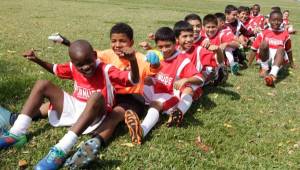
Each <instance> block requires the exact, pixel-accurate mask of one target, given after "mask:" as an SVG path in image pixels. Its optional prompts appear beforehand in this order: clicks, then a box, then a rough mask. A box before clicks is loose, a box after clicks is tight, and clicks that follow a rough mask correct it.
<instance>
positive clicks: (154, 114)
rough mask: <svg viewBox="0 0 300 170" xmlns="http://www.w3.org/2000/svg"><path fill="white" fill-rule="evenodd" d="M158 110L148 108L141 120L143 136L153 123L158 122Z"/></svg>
mask: <svg viewBox="0 0 300 170" xmlns="http://www.w3.org/2000/svg"><path fill="white" fill-rule="evenodd" d="M158 118H159V111H158V110H157V109H155V108H153V107H151V108H150V109H149V110H148V113H147V115H146V117H145V119H144V120H143V122H142V124H141V126H142V128H143V136H144V137H145V136H146V135H147V134H148V133H149V131H150V130H151V129H152V128H153V127H154V125H155V124H156V123H157V122H158Z"/></svg>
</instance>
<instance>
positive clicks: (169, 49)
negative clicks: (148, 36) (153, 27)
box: [156, 40, 176, 59]
mask: <svg viewBox="0 0 300 170" xmlns="http://www.w3.org/2000/svg"><path fill="white" fill-rule="evenodd" d="M156 46H157V48H158V49H159V50H160V51H161V52H162V54H163V56H164V58H165V59H167V58H169V57H171V56H172V55H173V54H174V52H175V51H176V45H175V43H173V42H172V41H162V40H158V41H157V42H156Z"/></svg>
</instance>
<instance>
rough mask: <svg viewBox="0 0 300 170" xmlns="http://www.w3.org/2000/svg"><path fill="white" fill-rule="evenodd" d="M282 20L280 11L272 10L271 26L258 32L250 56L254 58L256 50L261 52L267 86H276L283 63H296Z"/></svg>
mask: <svg viewBox="0 0 300 170" xmlns="http://www.w3.org/2000/svg"><path fill="white" fill-rule="evenodd" d="M282 20H283V19H282V13H281V12H280V11H273V12H271V13H270V18H269V22H270V26H271V27H270V28H268V29H265V30H264V31H263V32H261V33H260V34H258V36H257V37H256V39H255V41H254V43H253V44H252V47H251V48H252V52H251V53H250V58H251V57H252V58H254V56H255V54H256V52H257V51H258V52H259V55H260V58H261V61H262V62H261V70H260V76H261V77H264V79H265V83H266V85H267V86H274V82H275V81H276V78H277V73H278V71H279V69H280V68H281V67H282V66H283V64H285V63H287V62H290V64H291V65H292V66H293V65H294V62H293V56H292V50H291V39H290V36H289V33H288V31H286V30H284V29H283V28H281V24H282ZM270 66H271V70H270ZM269 70H270V72H269ZM268 72H269V73H268Z"/></svg>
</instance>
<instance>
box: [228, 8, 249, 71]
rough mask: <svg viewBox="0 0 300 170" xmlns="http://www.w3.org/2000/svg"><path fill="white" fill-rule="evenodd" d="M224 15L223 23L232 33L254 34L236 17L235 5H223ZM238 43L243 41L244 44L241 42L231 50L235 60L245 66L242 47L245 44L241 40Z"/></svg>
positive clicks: (238, 34) (247, 36) (245, 35)
mask: <svg viewBox="0 0 300 170" xmlns="http://www.w3.org/2000/svg"><path fill="white" fill-rule="evenodd" d="M225 15H226V22H225V25H226V26H227V27H229V28H230V29H231V31H232V33H233V34H234V35H235V36H236V37H240V36H241V35H242V36H244V37H246V38H250V37H253V36H255V34H254V32H253V31H249V30H247V28H246V27H245V26H244V25H243V23H242V22H241V21H240V20H239V19H238V9H237V8H236V7H235V6H233V5H227V6H226V7H225ZM240 43H244V44H242V46H240V48H238V49H235V50H234V51H233V54H234V56H235V57H236V58H237V61H238V62H239V64H241V65H242V66H244V67H246V62H245V61H246V60H247V59H246V55H245V52H244V49H243V48H244V47H245V46H246V45H247V44H246V43H245V42H243V41H240Z"/></svg>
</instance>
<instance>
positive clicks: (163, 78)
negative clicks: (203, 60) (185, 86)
mask: <svg viewBox="0 0 300 170" xmlns="http://www.w3.org/2000/svg"><path fill="white" fill-rule="evenodd" d="M184 55H185V54H182V53H180V52H178V51H177V52H176V53H175V54H174V55H173V56H171V57H170V58H167V59H164V60H163V61H162V62H161V70H160V71H159V72H158V73H157V74H156V76H155V78H154V80H155V84H154V92H155V93H169V94H173V85H174V82H175V81H177V80H179V79H182V78H189V77H193V76H194V77H197V78H199V79H201V80H202V81H203V79H202V74H201V73H199V72H198V71H197V70H196V68H195V66H194V65H193V64H192V63H191V61H190V59H189V58H188V57H186V56H184Z"/></svg>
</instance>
